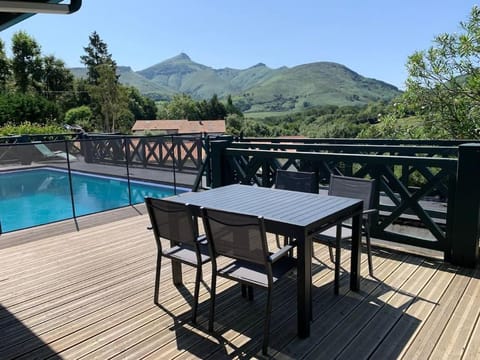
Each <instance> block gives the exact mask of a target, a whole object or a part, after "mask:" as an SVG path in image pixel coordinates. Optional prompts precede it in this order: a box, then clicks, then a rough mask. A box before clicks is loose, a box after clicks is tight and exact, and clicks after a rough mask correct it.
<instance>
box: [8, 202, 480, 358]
mask: <svg viewBox="0 0 480 360" xmlns="http://www.w3.org/2000/svg"><path fill="white" fill-rule="evenodd" d="M143 212H144V209H143V207H139V208H138V209H135V211H133V212H132V213H130V214H129V215H128V217H124V216H122V215H121V214H120V212H113V213H108V214H103V215H95V216H92V217H89V218H85V219H83V220H82V221H80V223H77V224H76V226H73V222H69V223H67V224H56V225H50V226H47V227H43V228H42V229H35V230H24V231H21V232H15V233H11V234H4V235H3V236H2V237H0V245H2V246H1V247H0V269H1V270H0V359H2V360H3V359H13V358H15V359H46V358H63V359H110V358H115V359H172V358H176V359H177V358H178V359H192V358H201V359H206V358H207V359H222V358H242V359H243V358H252V357H254V358H262V356H261V341H262V325H263V315H264V301H265V294H263V293H262V292H261V291H257V292H256V293H255V300H254V301H253V302H249V301H247V300H245V299H243V298H242V297H241V296H240V291H239V287H238V285H236V284H234V283H231V282H228V281H226V280H221V279H219V287H218V293H219V298H218V303H217V317H216V322H215V334H209V333H208V331H207V325H206V321H207V317H208V303H209V297H208V292H207V288H206V287H205V286H204V287H202V291H201V297H200V307H199V323H198V325H197V326H193V325H192V324H191V322H190V321H189V320H190V305H189V304H190V303H191V300H192V295H191V294H192V292H193V281H194V279H193V272H192V270H191V269H187V268H185V267H184V273H183V277H184V283H185V287H182V288H179V289H177V288H175V287H174V286H173V285H172V282H171V269H170V266H168V265H169V264H168V262H165V264H166V266H164V267H163V268H162V280H163V281H162V284H161V286H162V287H163V291H162V295H161V303H162V307H157V306H155V305H154V304H153V301H152V300H153V279H154V272H155V254H156V248H155V244H154V239H153V236H152V234H151V232H149V231H148V230H147V229H146V227H147V225H148V224H149V221H148V218H147V216H145V215H139V213H143ZM100 218H102V219H104V223H103V224H102V221H100V220H99V219H100ZM89 219H90V220H89ZM92 221H93V223H92ZM77 227H78V228H80V231H77V229H76V228H77ZM30 240H34V241H30ZM15 244H18V245H15ZM374 250H375V251H374V266H375V276H376V278H370V277H369V276H367V274H368V270H367V264H366V261H364V262H362V275H364V277H363V278H362V282H361V291H360V292H359V293H352V292H350V291H349V290H348V276H346V273H345V274H344V276H343V277H342V283H341V293H340V295H338V296H335V295H333V283H332V282H333V270H332V267H331V263H330V261H329V259H328V251H327V249H326V247H325V246H323V245H315V259H314V266H313V272H314V274H313V282H314V287H313V296H314V299H313V301H314V303H313V317H314V319H313V322H312V333H311V336H310V337H309V338H308V339H304V340H302V339H299V338H297V336H296V316H295V309H296V305H295V302H296V297H295V296H296V291H295V276H296V275H295V274H294V273H293V274H291V275H290V276H288V277H287V278H285V279H284V280H283V281H281V282H280V284H279V286H278V287H277V288H276V289H275V291H274V303H273V313H272V330H271V339H270V349H269V354H270V355H271V356H272V357H274V358H278V359H332V358H346V359H366V358H373V359H393V358H404V359H415V358H418V359H427V358H431V359H441V358H445V359H479V358H480V306H479V304H480V279H479V277H480V276H479V275H480V269H479V268H477V269H462V268H456V267H453V266H449V265H448V264H445V263H442V262H441V261H439V260H435V259H429V258H425V257H420V256H415V255H411V254H407V253H402V252H397V251H394V250H386V249H381V248H376V249H374ZM343 254H344V256H343V260H344V262H345V263H344V268H345V269H348V268H349V266H348V264H349V258H348V256H349V252H348V251H344V252H343ZM362 259H363V260H366V259H365V257H362ZM209 278H210V268H209V265H206V266H205V267H204V279H205V282H206V284H205V285H208V284H209Z"/></svg>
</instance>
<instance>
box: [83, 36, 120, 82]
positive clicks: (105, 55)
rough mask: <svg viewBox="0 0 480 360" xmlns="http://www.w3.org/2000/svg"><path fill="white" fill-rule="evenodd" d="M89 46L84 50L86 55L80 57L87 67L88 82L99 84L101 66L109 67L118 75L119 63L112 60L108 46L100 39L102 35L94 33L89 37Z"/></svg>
mask: <svg viewBox="0 0 480 360" xmlns="http://www.w3.org/2000/svg"><path fill="white" fill-rule="evenodd" d="M88 39H89V44H88V45H87V46H86V47H84V48H83V50H85V53H86V54H85V55H82V56H80V60H81V61H82V64H84V65H85V66H86V67H87V74H88V78H87V80H88V82H89V83H90V84H97V82H98V80H99V77H100V73H99V71H100V68H99V65H107V66H109V67H111V68H112V70H113V73H114V74H116V70H117V63H116V62H115V61H114V60H113V59H112V54H110V53H109V52H108V46H107V44H106V43H105V42H104V41H103V40H102V39H101V38H100V35H98V33H97V32H96V31H94V32H93V33H92V34H91V35H90V36H89V37H88Z"/></svg>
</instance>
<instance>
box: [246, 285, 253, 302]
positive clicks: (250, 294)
mask: <svg viewBox="0 0 480 360" xmlns="http://www.w3.org/2000/svg"><path fill="white" fill-rule="evenodd" d="M247 294H248V300H249V301H253V286H250V285H248V286H247Z"/></svg>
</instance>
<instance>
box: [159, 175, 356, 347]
mask: <svg viewBox="0 0 480 360" xmlns="http://www.w3.org/2000/svg"><path fill="white" fill-rule="evenodd" d="M165 200H169V201H173V202H179V203H184V204H190V205H191V206H192V208H193V211H194V212H196V215H198V216H200V208H201V207H206V208H213V209H218V210H225V211H232V212H238V213H242V214H249V215H256V216H262V217H263V218H264V221H265V227H266V230H267V231H268V232H269V233H274V234H279V235H286V236H289V237H292V238H295V239H296V241H297V247H298V249H297V333H298V336H299V337H301V338H306V337H308V336H310V320H311V318H312V317H311V315H312V293H311V287H312V235H313V234H315V233H317V232H319V231H322V230H324V229H326V228H328V227H331V226H332V225H334V224H337V223H339V222H342V221H344V220H346V219H349V218H352V219H353V220H352V226H353V229H352V237H353V238H352V256H351V269H350V289H352V290H353V291H358V290H359V289H360V253H361V246H360V240H361V232H360V223H361V213H362V209H363V205H362V201H361V200H358V199H350V198H344V197H336V196H326V195H318V194H310V193H303V192H296V191H288V190H279V189H271V188H263V187H257V186H249V185H240V184H234V185H228V186H223V187H218V188H214V189H211V190H207V191H202V192H189V193H183V194H181V195H177V196H173V197H169V198H165ZM172 267H173V270H172V271H173V278H174V283H175V284H177V285H178V284H181V283H182V275H181V274H182V273H181V265H180V264H172Z"/></svg>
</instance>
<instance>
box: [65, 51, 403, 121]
mask: <svg viewBox="0 0 480 360" xmlns="http://www.w3.org/2000/svg"><path fill="white" fill-rule="evenodd" d="M71 70H72V71H73V73H74V75H75V76H85V68H74V69H71ZM118 73H119V75H120V81H121V82H122V83H124V84H128V85H130V86H134V87H137V88H138V89H139V91H140V92H141V93H143V94H145V95H148V96H150V97H152V98H154V99H157V100H158V99H169V98H171V97H172V96H173V95H174V94H178V93H185V94H188V95H190V96H191V97H192V98H194V99H196V100H201V99H209V98H211V97H212V96H213V95H214V94H217V95H218V96H219V98H222V97H226V96H227V95H232V98H233V101H234V103H235V105H236V106H238V107H239V108H240V109H241V110H242V111H244V112H252V113H253V112H254V113H262V112H288V111H298V110H304V109H308V108H311V107H315V106H321V105H338V106H344V105H363V104H368V103H371V102H375V101H379V100H390V99H392V98H394V97H396V96H398V95H399V94H400V91H399V90H398V89H397V88H396V87H394V86H393V85H390V84H387V83H385V82H382V81H379V80H375V79H369V78H365V77H363V76H361V75H359V74H357V73H355V72H354V71H352V70H350V69H348V68H347V67H345V66H343V65H340V64H336V63H331V62H316V63H311V64H304V65H299V66H295V67H293V68H288V67H281V68H278V69H271V68H269V67H268V66H266V65H265V64H262V63H259V64H257V65H254V66H252V67H249V68H247V69H243V70H240V69H232V68H224V69H213V68H211V67H209V66H206V65H202V64H199V63H196V62H194V61H192V60H191V59H190V57H188V55H186V54H184V53H181V54H179V55H177V56H175V57H173V58H170V59H167V60H165V61H162V62H160V63H158V64H155V65H153V66H150V67H148V68H146V69H144V70H141V71H136V72H135V71H133V70H132V69H131V68H130V67H127V66H123V67H119V68H118Z"/></svg>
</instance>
